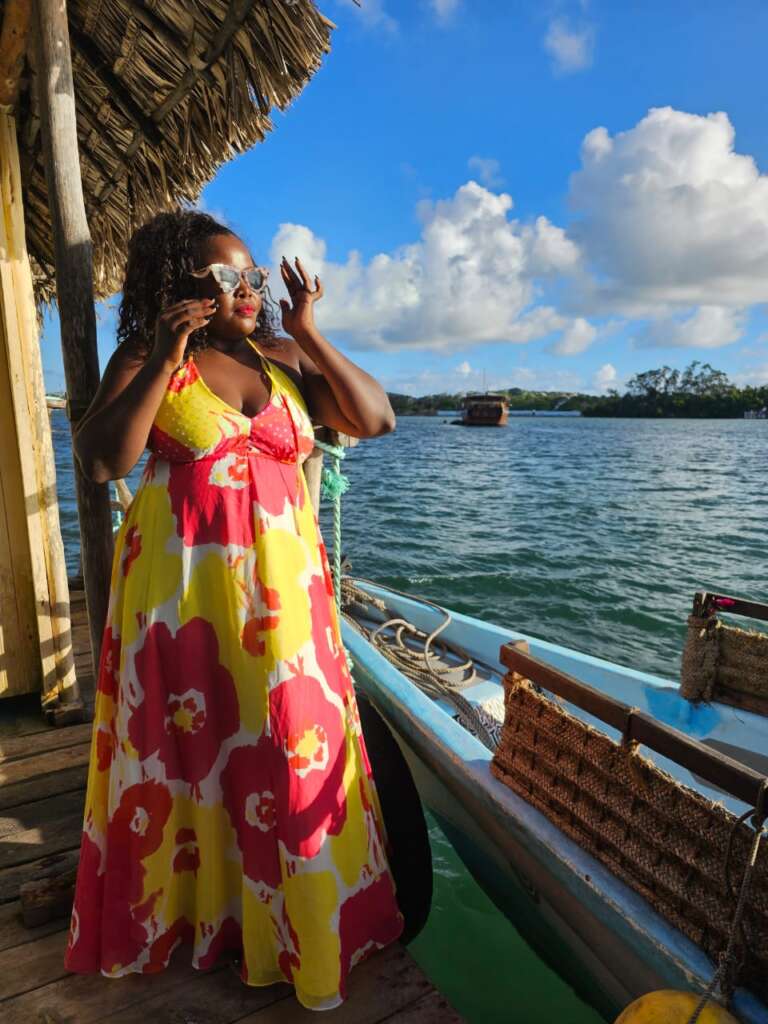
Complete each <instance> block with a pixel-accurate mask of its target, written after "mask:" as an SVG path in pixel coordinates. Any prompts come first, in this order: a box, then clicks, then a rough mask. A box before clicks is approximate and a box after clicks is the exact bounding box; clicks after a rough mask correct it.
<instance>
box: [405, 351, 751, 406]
mask: <svg viewBox="0 0 768 1024" xmlns="http://www.w3.org/2000/svg"><path fill="white" fill-rule="evenodd" d="M494 394H502V395H505V396H506V399H507V402H508V404H509V408H510V411H514V410H528V409H537V410H538V409H541V410H545V409H559V410H562V411H568V410H572V409H577V410H579V411H580V412H581V413H582V414H583V415H584V416H643V417H695V418H700V419H704V418H732V417H736V418H741V417H742V416H743V415H744V413H745V412H748V411H750V410H758V409H764V408H766V407H768V385H763V386H760V387H752V386H747V387H743V388H739V387H737V386H736V385H735V384H733V383H732V382H731V381H730V380H729V379H728V375H727V374H726V373H723V371H722V370H716V369H715V368H714V367H713V366H711V365H710V364H709V363H701V362H699V361H698V360H695V361H694V362H692V363H691V364H690V365H689V366H687V367H686V368H685V369H684V370H674V369H672V368H671V367H669V366H662V367H661V368H659V369H657V370H646V371H645V372H644V373H637V374H635V376H634V377H632V378H631V379H630V380H629V381H628V382H627V390H626V391H625V393H624V394H623V395H622V394H619V392H618V391H615V390H614V391H609V392H608V393H607V394H605V395H584V394H578V393H571V392H565V391H526V390H525V389H523V388H507V389H502V390H500V391H494ZM389 400H390V402H391V403H392V408H393V409H394V411H395V414H396V415H398V416H435V415H436V414H437V413H438V412H442V411H446V412H447V411H449V410H455V411H456V412H458V411H459V410H460V409H461V407H462V404H463V401H464V399H463V396H462V395H448V394H444V393H443V394H437V395H423V396H421V397H420V398H414V397H413V396H412V395H399V394H390V395H389Z"/></svg>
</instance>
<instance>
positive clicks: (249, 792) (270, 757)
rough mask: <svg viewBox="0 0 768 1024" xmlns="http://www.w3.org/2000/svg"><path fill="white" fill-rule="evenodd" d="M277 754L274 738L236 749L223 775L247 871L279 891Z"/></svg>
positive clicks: (229, 809) (228, 809) (229, 807)
mask: <svg viewBox="0 0 768 1024" xmlns="http://www.w3.org/2000/svg"><path fill="white" fill-rule="evenodd" d="M275 760H276V752H275V748H274V745H273V741H272V738H271V737H269V736H266V735H265V736H262V737H261V739H260V740H259V742H258V743H256V744H247V745H245V746H242V747H235V749H234V750H233V751H232V752H231V753H230V755H229V760H228V761H227V764H226V766H225V768H224V770H223V771H222V773H221V790H222V794H223V798H224V806H225V808H226V809H227V813H228V814H229V817H230V820H231V822H232V826H233V828H234V830H235V833H236V835H237V844H238V846H239V848H240V851H241V853H242V857H243V871H244V873H245V874H246V875H247V876H248V878H250V879H251V880H252V881H254V882H263V883H264V884H266V885H267V886H269V888H271V889H276V888H277V886H278V885H279V884H280V879H281V875H280V860H279V857H278V852H277V837H276V832H275V824H276V814H275V797H274V793H273V791H272V788H271V786H270V784H269V780H270V778H271V776H272V770H273V765H274V763H275Z"/></svg>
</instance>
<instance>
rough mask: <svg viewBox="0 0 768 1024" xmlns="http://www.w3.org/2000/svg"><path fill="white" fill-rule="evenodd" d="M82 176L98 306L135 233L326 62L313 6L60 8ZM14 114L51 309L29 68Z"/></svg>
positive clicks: (135, 3)
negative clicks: (67, 39) (65, 24)
mask: <svg viewBox="0 0 768 1024" xmlns="http://www.w3.org/2000/svg"><path fill="white" fill-rule="evenodd" d="M68 17H69V29H70V41H71V47H72V65H73V77H74V85H75V94H76V110H77V133H78V141H79V148H80V169H81V176H82V182H83V191H84V195H85V205H86V213H87V216H88V222H89V225H90V230H91V236H92V239H93V245H94V289H95V293H96V296H97V298H105V297H106V296H108V295H110V294H112V293H113V292H115V291H116V290H117V289H118V288H119V287H120V283H121V275H122V270H123V261H124V254H125V244H126V241H127V239H128V238H129V236H130V234H131V232H132V230H133V229H134V227H135V226H137V225H139V224H141V223H143V222H144V221H145V220H147V219H148V218H149V217H150V216H152V215H153V214H155V213H157V212H159V211H161V210H167V209H170V208H173V207H174V206H177V205H178V204H179V203H188V202H195V201H196V200H197V198H198V197H199V195H200V191H201V190H202V188H203V186H204V185H205V184H206V183H207V182H208V181H209V180H210V179H211V178H212V177H213V175H214V174H215V172H216V170H217V169H218V168H219V167H220V166H221V164H223V163H225V162H226V161H227V160H229V159H231V158H232V157H233V156H235V155H236V154H239V153H243V152H245V151H246V150H247V149H249V148H250V147H251V146H253V145H254V143H256V142H260V141H262V140H263V139H264V137H265V135H266V133H267V132H268V131H269V130H270V129H271V127H272V123H271V120H270V111H271V110H272V108H273V107H277V108H278V109H280V110H282V109H284V108H285V107H286V106H287V105H288V104H289V103H290V102H291V100H292V99H294V97H295V96H297V95H298V93H299V92H300V91H301V90H302V88H303V87H304V85H305V84H306V83H307V82H308V81H309V79H310V77H311V76H312V75H313V74H314V72H315V71H316V70H317V69H318V67H319V66H320V63H321V60H322V57H323V55H324V54H325V53H327V52H328V51H329V49H330V46H329V37H330V32H331V30H332V29H333V27H334V26H333V23H332V22H330V21H329V20H328V19H327V18H326V17H324V16H323V15H322V14H321V13H320V12H319V11H318V10H317V8H316V7H315V5H314V3H312V0H69V5H68ZM28 61H29V71H30V73H29V74H28V75H27V76H25V79H24V81H23V84H22V94H21V97H20V101H19V107H18V126H19V132H18V134H19V145H20V150H21V159H22V178H23V182H24V193H25V194H24V203H25V210H26V227H27V242H28V248H29V253H30V258H31V261H32V266H33V273H34V276H35V285H36V290H37V297H38V300H39V301H42V302H47V301H50V300H51V299H52V298H53V297H54V295H55V282H54V249H53V238H52V235H51V229H50V218H49V212H48V203H47V197H46V185H45V173H44V167H43V153H42V144H41V139H40V132H39V117H38V111H37V105H36V100H35V91H36V90H35V82H34V66H33V64H34V58H33V53H32V52H30V53H29V54H28Z"/></svg>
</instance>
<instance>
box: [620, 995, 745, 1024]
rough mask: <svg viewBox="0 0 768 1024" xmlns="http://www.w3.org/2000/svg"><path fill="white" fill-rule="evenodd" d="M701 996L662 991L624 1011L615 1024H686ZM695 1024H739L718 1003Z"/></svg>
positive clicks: (707, 1007)
mask: <svg viewBox="0 0 768 1024" xmlns="http://www.w3.org/2000/svg"><path fill="white" fill-rule="evenodd" d="M700 999H701V996H700V995H696V993H694V992H675V991H673V990H672V989H665V990H664V991H661V992H649V993H648V995H645V996H641V997H640V998H639V999H636V1000H635V1001H634V1003H630V1005H629V1006H628V1007H627V1008H626V1010H625V1011H624V1012H623V1013H622V1015H621V1016H620V1017H619V1018H618V1020H617V1021H616V1024H688V1021H689V1020H690V1019H691V1014H692V1013H693V1011H694V1010H695V1009H696V1007H697V1006H698V1005H699V1000H700ZM696 1024H739V1022H738V1020H737V1019H736V1018H735V1017H734V1016H733V1015H732V1014H730V1013H728V1011H727V1010H724V1009H723V1007H722V1006H720V1005H719V1004H718V1003H713V1002H709V1003H707V1005H706V1006H705V1007H704V1009H703V1010H702V1011H701V1013H700V1014H699V1019H698V1020H697V1022H696Z"/></svg>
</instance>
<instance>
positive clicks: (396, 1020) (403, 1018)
mask: <svg viewBox="0 0 768 1024" xmlns="http://www.w3.org/2000/svg"><path fill="white" fill-rule="evenodd" d="M462 1020H463V1018H462V1017H460V1016H459V1015H458V1013H456V1011H455V1010H454V1009H453V1007H452V1006H451V1004H450V1003H449V1002H448V1000H447V999H446V998H445V997H444V996H441V995H440V993H439V992H438V991H437V990H436V989H435V991H433V992H429V993H428V994H427V995H425V996H422V997H421V999H417V1000H416V1002H415V1003H411V1005H410V1006H406V1008H405V1009H404V1010H398V1011H397V1013H393V1014H392V1016H391V1017H386V1018H385V1021H386V1024H462Z"/></svg>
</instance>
